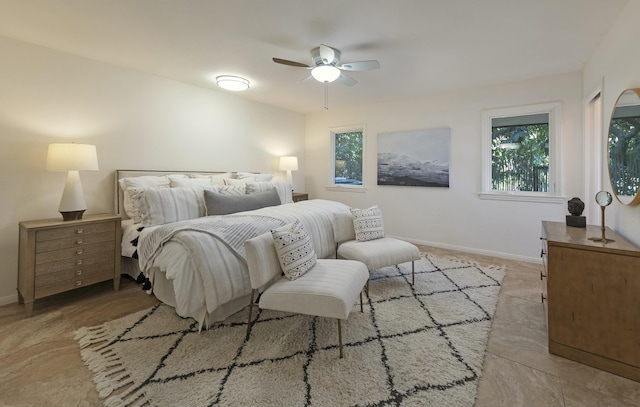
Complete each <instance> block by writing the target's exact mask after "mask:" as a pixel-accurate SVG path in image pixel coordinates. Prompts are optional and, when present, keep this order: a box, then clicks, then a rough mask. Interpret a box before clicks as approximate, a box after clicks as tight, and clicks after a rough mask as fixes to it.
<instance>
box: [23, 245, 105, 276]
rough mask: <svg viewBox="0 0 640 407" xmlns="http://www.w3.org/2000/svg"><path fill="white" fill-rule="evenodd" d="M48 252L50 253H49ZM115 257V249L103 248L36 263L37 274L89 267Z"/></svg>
mask: <svg viewBox="0 0 640 407" xmlns="http://www.w3.org/2000/svg"><path fill="white" fill-rule="evenodd" d="M49 253H52V252H49ZM47 254H48V253H47ZM114 257H115V250H114V249H111V250H104V249H103V250H101V251H99V252H96V253H94V254H89V255H86V254H85V255H82V256H75V257H67V258H63V259H61V260H58V261H51V262H46V263H40V264H36V266H35V275H36V276H38V277H39V276H41V275H44V274H48V273H54V272H57V271H60V270H65V269H70V268H73V267H76V266H84V267H89V266H91V265H93V264H96V263H99V262H102V261H105V260H109V259H113V258H114Z"/></svg>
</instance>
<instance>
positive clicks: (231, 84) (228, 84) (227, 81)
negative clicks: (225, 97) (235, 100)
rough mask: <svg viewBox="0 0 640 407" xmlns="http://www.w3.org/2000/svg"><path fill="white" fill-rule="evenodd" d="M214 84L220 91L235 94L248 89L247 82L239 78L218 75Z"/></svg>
mask: <svg viewBox="0 0 640 407" xmlns="http://www.w3.org/2000/svg"><path fill="white" fill-rule="evenodd" d="M216 83H217V84H218V86H220V87H221V88H222V89H226V90H232V91H235V92H238V91H243V90H247V89H249V81H248V80H246V79H244V78H241V77H239V76H233V75H220V76H217V77H216Z"/></svg>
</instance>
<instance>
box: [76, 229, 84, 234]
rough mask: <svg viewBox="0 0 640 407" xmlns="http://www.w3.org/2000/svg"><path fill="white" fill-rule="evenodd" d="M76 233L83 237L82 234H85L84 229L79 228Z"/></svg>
mask: <svg viewBox="0 0 640 407" xmlns="http://www.w3.org/2000/svg"><path fill="white" fill-rule="evenodd" d="M76 233H77V234H79V235H81V234H83V233H84V229H82V228H78V229H76Z"/></svg>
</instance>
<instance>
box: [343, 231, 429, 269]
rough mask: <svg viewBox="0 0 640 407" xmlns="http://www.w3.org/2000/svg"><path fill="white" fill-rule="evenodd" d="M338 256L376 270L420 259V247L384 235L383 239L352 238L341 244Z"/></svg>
mask: <svg viewBox="0 0 640 407" xmlns="http://www.w3.org/2000/svg"><path fill="white" fill-rule="evenodd" d="M338 257H339V258H344V259H350V260H358V261H361V262H363V263H364V264H366V265H367V268H368V269H369V270H376V269H379V268H380V267H386V266H390V265H394V264H400V263H406V262H408V261H414V260H419V259H420V251H419V250H418V248H417V247H416V246H415V245H413V244H411V243H409V242H405V241H404V240H399V239H394V238H391V237H383V238H381V239H375V240H369V241H366V242H358V241H355V240H351V241H348V242H344V243H342V244H340V246H339V247H338Z"/></svg>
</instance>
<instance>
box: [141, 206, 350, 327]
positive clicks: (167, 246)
mask: <svg viewBox="0 0 640 407" xmlns="http://www.w3.org/2000/svg"><path fill="white" fill-rule="evenodd" d="M334 212H346V213H349V207H348V206H346V205H344V204H342V203H339V202H334V201H326V200H318V199H316V200H310V201H302V202H298V203H292V204H285V205H280V206H271V207H266V208H262V209H257V210H254V211H247V212H240V213H238V214H236V215H242V214H256V215H263V216H268V217H273V218H276V219H279V220H281V221H282V222H286V223H289V222H293V221H295V220H296V219H300V221H301V222H302V223H303V224H304V226H305V229H306V230H307V231H308V232H309V234H310V235H311V239H312V241H313V245H314V249H315V251H316V253H317V255H318V257H320V258H323V257H324V258H326V257H330V256H333V255H334V254H335V242H334V239H333V229H332V226H331V214H332V213H334ZM210 218H221V217H220V216H214V217H210ZM202 219H203V218H200V220H198V222H202ZM158 228H159V227H147V228H145V229H144V230H143V231H142V232H141V234H140V238H139V241H138V255H139V256H140V264H141V268H142V271H143V272H144V273H145V274H146V275H147V276H148V277H149V279H150V280H151V283H152V285H153V287H154V288H153V289H154V293H155V294H156V296H157V297H158V298H159V299H160V300H161V301H163V302H165V303H167V304H169V305H172V306H174V307H175V309H176V312H177V313H178V315H180V316H183V317H192V318H195V319H196V320H197V321H198V322H200V324H202V323H208V322H213V321H217V320H222V319H224V318H226V317H227V316H228V315H230V314H232V313H234V312H236V311H238V310H240V309H241V308H242V307H244V306H246V305H247V303H248V299H247V298H246V297H247V295H248V294H249V293H250V291H251V284H250V282H249V275H248V271H247V267H246V261H245V260H244V252H243V250H236V249H237V248H238V246H237V245H236V246H234V245H229V244H228V243H226V242H223V241H221V240H220V239H219V236H218V237H216V236H214V235H211V234H208V233H203V232H194V231H181V232H177V233H175V235H174V236H173V237H171V238H170V239H168V240H166V242H164V243H162V244H160V245H157V247H158V249H157V250H156V249H152V250H151V251H150V250H149V249H148V248H147V249H143V245H147V246H148V245H149V243H150V242H151V241H152V240H153V241H156V242H157V240H158V236H157V235H156V236H154V237H152V236H153V234H154V230H156V229H158ZM186 233H190V234H193V236H190V237H189V239H185V236H184V235H183V234H186ZM253 233H254V234H256V235H257V234H259V233H261V232H260V230H259V229H258V230H256V231H255V232H253ZM181 235H182V236H181ZM160 240H163V239H162V238H160ZM187 240H190V241H195V242H196V243H195V245H196V246H199V247H200V249H198V250H197V251H196V250H195V249H194V247H193V244H192V243H189V244H187V243H186V241H187ZM187 245H189V246H191V247H187ZM234 247H235V249H234ZM143 256H144V257H143ZM203 263H205V264H203ZM171 290H172V291H173V292H171ZM161 291H162V292H161Z"/></svg>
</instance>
